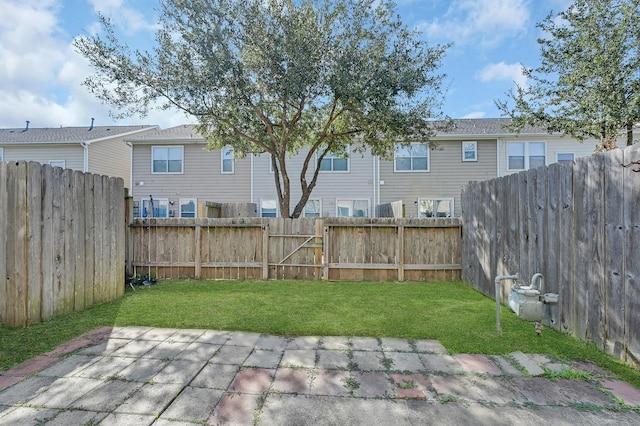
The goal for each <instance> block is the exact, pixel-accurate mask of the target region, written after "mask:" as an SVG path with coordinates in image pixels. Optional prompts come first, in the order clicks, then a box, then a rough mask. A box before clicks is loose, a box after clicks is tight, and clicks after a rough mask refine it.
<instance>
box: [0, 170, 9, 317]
mask: <svg viewBox="0 0 640 426" xmlns="http://www.w3.org/2000/svg"><path fill="white" fill-rule="evenodd" d="M7 165H8V163H6V162H2V161H0V324H4V323H7V318H6V316H7V309H8V308H7V304H8V301H9V299H8V293H7V291H8V289H7V285H8V284H9V280H8V278H9V275H8V270H7V253H8V251H7V245H8V244H9V241H8V235H7V231H8V229H7V228H8V225H9V218H8V217H7V215H8V213H9V211H8V208H6V207H3V206H9V200H8V198H7V181H8V178H9V176H8V172H7Z"/></svg>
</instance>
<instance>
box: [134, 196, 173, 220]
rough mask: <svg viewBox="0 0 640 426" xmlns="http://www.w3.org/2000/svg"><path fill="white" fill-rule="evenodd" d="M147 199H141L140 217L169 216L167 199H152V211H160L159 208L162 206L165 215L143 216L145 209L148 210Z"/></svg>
mask: <svg viewBox="0 0 640 426" xmlns="http://www.w3.org/2000/svg"><path fill="white" fill-rule="evenodd" d="M149 200H150V199H149V198H142V199H141V200H140V217H170V216H169V199H168V198H154V199H153V209H154V210H155V209H158V210H159V209H160V206H164V208H165V212H166V215H160V214H158V215H157V216H156V215H155V214H152V215H149V214H148V213H147V214H146V215H145V208H148V207H147V206H148V205H149V204H148V203H149Z"/></svg>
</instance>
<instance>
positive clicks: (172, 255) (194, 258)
mask: <svg viewBox="0 0 640 426" xmlns="http://www.w3.org/2000/svg"><path fill="white" fill-rule="evenodd" d="M128 252H129V253H130V260H129V264H130V267H131V268H132V269H133V270H134V272H136V273H147V272H150V273H152V274H154V275H156V276H157V277H159V278H187V277H194V278H213V279H311V280H321V279H324V280H344V281H359V280H371V281H388V280H398V281H428V280H459V279H460V269H461V264H460V256H461V236H460V222H459V220H458V219H352V218H321V219H311V218H301V219H281V218H270V219H265V218H233V219H135V220H133V221H132V223H131V225H130V242H129V248H128Z"/></svg>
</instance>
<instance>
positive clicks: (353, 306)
mask: <svg viewBox="0 0 640 426" xmlns="http://www.w3.org/2000/svg"><path fill="white" fill-rule="evenodd" d="M501 316H502V330H503V334H502V337H498V336H497V333H496V318H495V302H494V301H493V300H491V299H490V298H487V297H485V296H483V295H481V294H479V293H477V292H476V291H475V290H473V289H472V288H470V287H469V286H467V285H465V284H463V283H458V282H443V283H403V284H398V283H338V282H332V283H326V282H300V281H286V282H283V281H277V282H274V281H270V282H264V281H197V280H185V281H164V282H160V283H159V284H156V285H154V286H152V287H151V288H140V289H138V291H135V292H134V291H130V290H129V291H127V292H126V294H125V296H124V298H122V299H121V300H118V301H115V302H110V303H105V304H102V305H98V306H94V307H92V308H89V309H87V310H85V311H83V312H79V313H74V314H71V315H67V316H64V317H60V318H56V319H53V320H50V321H47V322H45V323H42V324H36V325H32V326H29V327H25V328H20V329H7V328H0V369H6V368H9V367H11V366H12V365H14V364H17V363H20V362H22V361H24V360H26V359H28V358H30V357H32V356H35V355H38V354H40V353H43V352H46V351H48V350H51V349H52V348H54V347H56V346H57V345H58V344H60V343H62V342H64V341H65V340H68V339H70V338H73V337H76V336H78V335H80V334H82V333H84V332H86V331H88V330H91V329H93V328H95V327H99V326H103V325H114V326H126V325H138V326H154V327H175V328H206V329H219V330H244V331H254V332H261V333H269V334H278V335H286V336H294V335H319V336H329V335H346V336H374V337H405V338H412V339H437V340H439V341H440V342H441V343H442V344H443V345H444V346H445V347H446V348H447V349H448V350H449V351H450V352H451V353H465V352H466V353H485V354H506V353H509V352H513V351H523V352H531V353H548V354H551V355H554V356H557V357H559V358H561V359H586V360H590V361H592V362H595V363H597V364H599V365H600V366H602V367H604V368H606V369H608V370H610V371H612V372H614V373H616V374H617V375H619V376H620V377H622V378H624V379H625V380H628V381H629V382H632V383H634V384H635V385H636V386H640V372H638V371H637V370H636V369H634V368H632V367H629V366H626V365H624V364H622V363H620V362H618V361H616V360H615V359H613V358H611V357H609V356H607V355H605V354H603V353H602V352H600V351H599V350H597V349H596V348H595V347H594V346H592V345H587V344H585V343H583V342H580V341H578V340H576V339H574V338H572V337H570V336H568V335H563V334H561V333H558V332H555V331H553V330H551V329H545V330H544V332H543V333H542V336H541V337H538V336H537V335H536V333H535V330H534V326H533V325H532V324H531V323H527V322H524V321H521V320H520V319H518V318H517V317H516V316H515V314H513V313H511V312H509V311H508V310H507V309H506V308H503V310H502V314H501Z"/></svg>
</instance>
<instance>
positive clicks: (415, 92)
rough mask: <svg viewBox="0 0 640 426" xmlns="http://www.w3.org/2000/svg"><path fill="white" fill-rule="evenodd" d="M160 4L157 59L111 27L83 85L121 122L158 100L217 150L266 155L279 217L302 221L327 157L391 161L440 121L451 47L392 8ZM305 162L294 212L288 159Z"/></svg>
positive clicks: (343, 0) (263, 2) (81, 42)
mask: <svg viewBox="0 0 640 426" xmlns="http://www.w3.org/2000/svg"><path fill="white" fill-rule="evenodd" d="M161 1H162V3H161V5H162V13H161V17H160V25H159V29H158V30H157V34H156V46H155V47H154V49H153V50H152V51H151V52H149V51H139V50H135V51H132V50H130V49H129V48H128V47H127V46H126V45H123V44H121V43H120V42H119V41H118V39H117V37H116V34H115V30H114V28H113V26H112V24H111V23H110V21H109V20H108V19H107V18H105V17H101V21H102V24H103V31H104V33H103V34H102V35H96V36H89V37H82V38H79V39H77V40H76V42H75V46H76V48H77V49H78V51H79V52H80V53H81V54H82V55H84V56H85V57H86V58H88V59H89V61H90V63H91V65H92V66H93V68H94V70H95V71H96V73H95V74H94V75H92V76H90V77H89V78H88V79H87V80H86V81H85V82H84V84H85V85H86V86H87V87H88V88H89V89H90V90H91V92H93V93H94V94H95V95H96V96H97V97H98V98H99V99H101V100H102V101H104V102H105V103H107V104H109V105H110V106H111V107H112V108H113V109H114V110H115V111H116V112H115V114H114V115H116V116H120V117H123V116H130V115H133V114H139V115H145V114H146V113H147V112H148V110H149V108H151V107H153V106H154V105H155V106H157V105H158V103H159V102H160V107H161V108H178V109H180V110H183V111H185V112H186V113H187V114H190V115H192V116H194V117H196V118H197V120H198V122H199V126H198V130H199V132H200V133H201V134H202V135H203V136H205V137H206V138H207V140H208V143H209V147H210V148H212V149H213V148H221V147H223V146H226V145H230V146H232V147H233V148H234V152H235V155H236V156H243V155H247V154H251V153H269V154H271V159H272V160H271V161H272V166H273V169H274V171H275V173H274V178H275V185H276V189H277V193H278V198H279V203H280V213H281V215H282V216H292V217H298V216H299V215H300V213H301V212H302V209H303V208H304V205H305V204H306V202H307V200H308V198H309V195H310V194H311V191H312V189H313V187H314V186H315V185H316V182H317V178H318V171H319V164H320V161H321V160H322V159H323V158H324V156H325V155H326V154H327V153H334V154H337V153H342V152H344V149H345V147H346V145H348V144H351V145H352V149H351V151H352V152H358V151H362V150H364V149H366V148H369V149H371V151H372V153H373V154H376V155H383V156H388V155H389V154H390V153H392V152H393V148H394V145H395V143H396V142H402V143H408V142H411V141H412V140H421V141H425V140H428V137H429V136H431V135H432V134H433V131H434V130H435V127H434V123H435V122H436V121H438V122H443V121H442V120H440V119H442V114H441V112H440V108H441V104H442V98H443V93H442V87H441V83H442V80H443V77H444V75H442V74H438V73H437V70H438V68H439V66H440V61H441V59H442V57H443V56H444V53H445V50H446V48H447V47H448V46H443V45H436V46H433V47H430V46H428V45H427V43H426V42H425V41H424V40H422V39H421V37H420V34H419V33H417V32H415V31H411V30H409V29H408V28H407V27H406V26H405V25H404V24H403V23H402V22H401V20H400V17H399V16H397V15H396V14H395V12H394V9H395V5H394V4H393V3H392V2H389V1H385V0H382V1H380V0H299V1H297V0H243V1H237V0H161ZM112 114H113V112H112ZM444 122H445V123H446V122H447V120H444ZM303 148H304V150H303ZM299 152H302V153H306V154H305V155H306V157H305V162H304V166H303V167H302V170H296V171H295V173H299V180H300V185H301V189H302V197H301V199H300V200H299V201H298V202H297V203H296V205H295V208H294V210H293V212H292V211H291V210H290V202H291V200H290V181H291V179H290V171H289V170H288V168H287V158H290V157H291V156H292V155H295V154H297V153H299ZM308 172H309V174H308ZM292 173H294V172H292ZM307 176H312V178H311V179H310V180H309V181H307Z"/></svg>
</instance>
